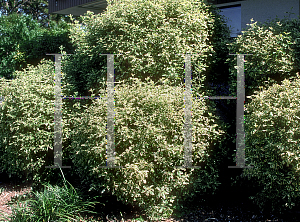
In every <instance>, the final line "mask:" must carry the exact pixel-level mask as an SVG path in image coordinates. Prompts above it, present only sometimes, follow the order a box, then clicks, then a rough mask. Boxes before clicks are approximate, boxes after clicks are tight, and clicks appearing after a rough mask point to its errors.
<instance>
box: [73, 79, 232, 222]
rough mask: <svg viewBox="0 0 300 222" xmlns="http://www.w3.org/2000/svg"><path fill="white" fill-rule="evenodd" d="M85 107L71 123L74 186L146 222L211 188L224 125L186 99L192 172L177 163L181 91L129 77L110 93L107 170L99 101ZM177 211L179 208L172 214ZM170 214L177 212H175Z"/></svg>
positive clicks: (215, 180) (180, 143) (102, 108)
mask: <svg viewBox="0 0 300 222" xmlns="http://www.w3.org/2000/svg"><path fill="white" fill-rule="evenodd" d="M100 95H102V96H104V99H97V100H95V101H93V103H92V104H91V106H90V107H89V108H87V109H86V110H85V111H84V112H83V113H82V115H81V116H80V117H76V118H75V119H74V121H75V122H76V123H75V125H74V126H75V128H76V129H75V130H74V131H73V133H72V149H71V150H72V152H73V153H72V154H70V157H71V159H72V161H73V165H74V167H76V173H78V174H79V175H80V176H81V178H82V181H83V182H85V183H86V184H87V185H89V186H90V188H91V189H95V190H98V192H109V193H111V194H113V195H116V196H117V197H118V199H119V200H122V201H123V202H124V203H130V204H133V205H136V206H139V207H140V208H141V209H142V210H143V211H145V213H146V215H147V216H148V218H151V219H162V218H168V217H170V215H172V213H173V211H174V209H175V208H176V207H178V206H177V203H178V202H179V201H180V200H181V201H182V200H185V199H189V198H193V197H195V195H196V192H199V193H200V194H205V193H206V194H207V193H214V192H215V191H216V190H217V188H218V186H219V185H220V184H219V182H218V168H217V166H218V160H216V159H213V158H212V157H213V151H215V150H212V149H216V147H217V145H216V144H218V142H220V141H221V140H222V138H223V136H224V133H225V130H226V129H225V128H226V127H225V126H224V124H223V123H222V122H221V121H220V120H219V119H218V118H217V117H216V116H215V115H214V114H213V111H212V109H211V108H210V107H209V106H207V104H206V101H204V100H201V99H193V108H192V121H193V122H192V131H193V133H192V136H193V140H192V143H193V152H192V160H193V162H192V165H193V166H202V168H201V169H177V168H176V166H183V164H184V154H185V151H184V149H185V148H184V136H183V135H184V115H185V114H184V112H185V111H184V110H185V108H184V87H183V86H176V87H175V86H169V85H168V84H166V83H164V81H163V80H162V81H161V82H159V84H155V83H154V82H153V81H152V80H150V79H149V78H147V79H146V80H145V81H141V80H139V79H137V78H130V79H128V80H127V81H122V82H121V83H118V84H117V85H116V86H115V97H114V98H115V125H114V135H115V165H116V166H123V167H124V168H121V169H112V168H108V169H105V168H101V166H102V167H103V166H106V157H107V156H106V149H107V147H106V144H107V137H106V136H107V133H106V125H107V101H106V99H105V91H103V92H102V93H101V94H100ZM179 208H180V207H179ZM177 209H178V208H177Z"/></svg>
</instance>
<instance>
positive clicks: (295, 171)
mask: <svg viewBox="0 0 300 222" xmlns="http://www.w3.org/2000/svg"><path fill="white" fill-rule="evenodd" d="M299 97H300V81H299V75H298V77H297V79H294V80H290V81H288V80H284V81H283V83H282V84H281V85H278V84H274V85H273V86H272V87H270V88H269V89H264V90H262V91H260V92H257V93H256V94H255V95H253V96H252V97H251V98H252V101H251V103H249V104H248V105H247V106H246V116H245V118H246V121H245V132H246V150H245V151H246V158H247V159H246V160H247V162H248V163H249V164H253V166H254V168H253V169H244V173H243V177H244V178H246V177H249V178H252V179H253V178H254V179H255V181H257V182H256V185H257V186H259V187H260V191H259V192H258V193H257V194H256V195H254V196H251V199H253V201H254V202H255V203H256V204H257V205H259V206H260V207H261V208H262V209H269V210H270V209H273V210H278V211H282V212H283V211H284V210H285V209H287V208H292V207H293V206H295V205H296V204H297V201H298V204H299V196H300V195H299V188H300V178H299V176H300V160H299V158H300V149H299V148H300V146H299V141H300V128H299V126H300V124H299V123H300V111H299V105H300V104H299V101H300V100H299Z"/></svg>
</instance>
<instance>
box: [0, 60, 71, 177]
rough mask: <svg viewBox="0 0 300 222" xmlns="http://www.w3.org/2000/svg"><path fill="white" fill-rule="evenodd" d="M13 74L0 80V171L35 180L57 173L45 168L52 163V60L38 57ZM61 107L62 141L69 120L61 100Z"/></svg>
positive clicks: (67, 111)
mask: <svg viewBox="0 0 300 222" xmlns="http://www.w3.org/2000/svg"><path fill="white" fill-rule="evenodd" d="M15 75H16V79H13V80H11V81H7V80H6V79H4V78H2V79H1V96H4V97H5V100H4V102H3V103H2V106H1V108H0V110H1V113H0V129H1V131H0V132H1V133H0V171H1V172H5V173H7V174H8V175H9V176H10V177H17V178H18V177H19V178H21V179H23V180H27V181H31V180H34V181H39V180H41V178H46V177H47V175H49V176H50V175H52V176H54V175H55V172H57V173H59V172H58V171H57V169H55V170H53V169H45V166H47V165H48V166H52V165H53V142H54V139H53V136H54V99H55V97H54V63H53V62H51V61H48V60H42V63H41V64H39V65H38V66H37V67H33V66H29V68H28V69H27V70H24V71H17V72H16V73H15ZM62 76H64V75H63V74H62ZM63 79H64V78H63ZM66 87H67V86H65V87H64V88H63V94H66V90H65V89H66ZM62 110H63V111H62V115H63V128H64V131H63V135H64V138H63V142H65V141H66V140H67V137H68V129H69V125H70V124H69V120H71V119H72V118H68V117H69V113H70V112H71V110H70V109H69V108H68V103H65V102H63V107H62ZM73 110H74V109H73ZM63 145H64V144H63ZM51 151H52V155H51ZM48 155H50V156H48ZM63 159H64V160H66V157H65V156H64V158H63ZM46 160H47V161H48V162H46Z"/></svg>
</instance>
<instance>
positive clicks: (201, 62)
mask: <svg viewBox="0 0 300 222" xmlns="http://www.w3.org/2000/svg"><path fill="white" fill-rule="evenodd" d="M81 18H82V21H83V25H80V24H78V22H75V23H74V25H73V28H71V35H70V37H71V38H72V42H73V43H74V45H75V46H76V53H75V54H74V57H72V59H71V60H70V62H69V63H68V66H67V71H66V73H67V76H68V79H69V82H70V83H72V85H74V87H75V91H78V92H80V94H88V90H89V89H91V88H92V89H97V88H101V87H102V86H103V83H104V82H105V78H106V57H105V56H100V55H99V54H100V53H101V54H108V53H109V54H123V55H122V56H115V76H116V81H120V80H123V79H127V78H129V77H130V76H131V74H134V75H135V77H138V78H140V79H145V78H147V77H150V78H151V79H152V80H154V81H157V80H158V79H160V78H161V77H166V78H167V81H169V83H170V84H172V85H174V84H175V85H176V84H179V83H182V82H183V81H184V66H183V64H184V59H183V56H179V55H176V54H184V53H187V52H190V53H199V55H198V56H197V55H193V56H192V64H193V66H194V67H193V88H194V89H196V88H197V84H196V83H200V79H202V80H203V79H204V77H207V76H208V73H213V74H214V75H217V76H216V78H214V79H213V80H215V79H219V77H221V78H223V77H224V75H223V72H224V70H226V68H224V66H223V65H222V64H223V63H224V58H223V57H222V56H221V55H224V53H225V54H226V50H224V49H225V48H226V43H227V42H228V39H229V30H228V28H227V27H226V25H225V24H224V20H223V19H222V17H221V16H220V15H219V14H218V13H217V10H216V9H215V8H214V7H211V6H208V5H206V4H205V3H204V1H198V2H194V1H190V0H175V1H170V0H163V1H149V0H133V1H131V0H130V1H129V0H125V1H116V2H115V3H113V1H108V7H107V10H106V11H105V12H104V13H102V14H97V15H94V14H93V13H92V12H89V13H88V14H87V15H85V16H82V17H81ZM222 66H223V69H222V68H221V67H222ZM86 67H88V69H87V68H86ZM212 76H213V75H212ZM213 80H212V81H213Z"/></svg>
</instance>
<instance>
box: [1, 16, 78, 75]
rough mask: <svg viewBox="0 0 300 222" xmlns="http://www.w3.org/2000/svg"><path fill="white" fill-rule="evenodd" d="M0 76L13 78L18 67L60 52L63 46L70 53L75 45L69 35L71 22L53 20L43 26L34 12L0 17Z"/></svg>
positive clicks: (34, 62)
mask: <svg viewBox="0 0 300 222" xmlns="http://www.w3.org/2000/svg"><path fill="white" fill-rule="evenodd" d="M0 32H1V35H0V77H1V76H2V77H5V78H7V79H12V78H13V77H14V76H13V73H14V71H15V70H19V71H20V70H22V69H23V68H26V66H27V63H30V64H34V65H37V63H38V62H39V61H40V60H41V59H42V58H45V57H46V53H59V52H60V49H59V47H60V46H64V48H65V50H66V51H67V52H68V53H72V52H73V50H74V48H73V46H72V44H71V42H70V39H69V36H68V35H69V28H68V24H67V23H66V22H64V21H60V22H59V23H58V24H57V23H55V22H54V21H51V22H50V25H49V27H48V28H43V27H41V26H40V24H39V23H38V22H37V21H36V20H33V19H32V16H31V15H19V14H11V15H8V16H1V17H0Z"/></svg>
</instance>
